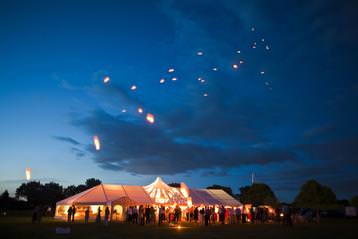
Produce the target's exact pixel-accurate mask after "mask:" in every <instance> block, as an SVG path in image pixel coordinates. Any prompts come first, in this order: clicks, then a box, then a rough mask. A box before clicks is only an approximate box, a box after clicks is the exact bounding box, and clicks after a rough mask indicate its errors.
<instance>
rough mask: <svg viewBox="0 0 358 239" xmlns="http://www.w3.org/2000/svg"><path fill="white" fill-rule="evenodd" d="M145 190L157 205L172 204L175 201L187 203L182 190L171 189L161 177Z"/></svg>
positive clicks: (145, 187)
mask: <svg viewBox="0 0 358 239" xmlns="http://www.w3.org/2000/svg"><path fill="white" fill-rule="evenodd" d="M143 188H144V190H145V191H146V192H147V193H148V195H149V196H150V197H151V198H152V199H153V200H154V201H155V202H156V203H162V204H165V203H172V201H173V200H174V201H176V202H177V203H180V202H184V201H185V202H186V199H185V197H184V196H183V194H182V193H181V192H180V188H175V187H170V186H169V185H167V184H166V183H165V182H164V181H163V180H162V179H161V178H160V177H157V178H156V180H155V181H154V182H153V183H151V184H149V185H147V186H143Z"/></svg>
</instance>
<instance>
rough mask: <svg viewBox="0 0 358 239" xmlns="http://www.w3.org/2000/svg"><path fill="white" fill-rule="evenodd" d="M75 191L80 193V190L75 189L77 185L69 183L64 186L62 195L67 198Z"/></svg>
mask: <svg viewBox="0 0 358 239" xmlns="http://www.w3.org/2000/svg"><path fill="white" fill-rule="evenodd" d="M77 193H80V191H79V190H78V189H77V186H75V185H70V186H68V187H66V188H64V189H63V195H64V196H65V197H66V198H67V197H71V196H73V195H75V194H77Z"/></svg>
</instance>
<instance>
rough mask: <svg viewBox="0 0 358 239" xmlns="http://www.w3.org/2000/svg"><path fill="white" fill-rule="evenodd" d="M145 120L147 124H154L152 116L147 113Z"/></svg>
mask: <svg viewBox="0 0 358 239" xmlns="http://www.w3.org/2000/svg"><path fill="white" fill-rule="evenodd" d="M146 119H147V121H148V122H149V123H151V124H154V121H155V119H154V115H152V114H151V113H148V114H147V117H146Z"/></svg>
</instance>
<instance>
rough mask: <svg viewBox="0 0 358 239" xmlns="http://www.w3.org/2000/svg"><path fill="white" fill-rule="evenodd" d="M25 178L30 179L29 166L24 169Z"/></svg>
mask: <svg viewBox="0 0 358 239" xmlns="http://www.w3.org/2000/svg"><path fill="white" fill-rule="evenodd" d="M25 175H26V180H27V181H29V180H31V168H26V170H25Z"/></svg>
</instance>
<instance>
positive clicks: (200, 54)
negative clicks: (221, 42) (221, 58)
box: [196, 51, 204, 56]
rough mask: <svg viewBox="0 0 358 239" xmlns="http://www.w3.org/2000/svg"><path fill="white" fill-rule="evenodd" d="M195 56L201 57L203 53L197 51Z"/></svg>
mask: <svg viewBox="0 0 358 239" xmlns="http://www.w3.org/2000/svg"><path fill="white" fill-rule="evenodd" d="M196 54H197V55H198V56H202V55H204V52H202V51H198V52H197V53H196Z"/></svg>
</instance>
